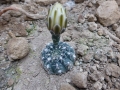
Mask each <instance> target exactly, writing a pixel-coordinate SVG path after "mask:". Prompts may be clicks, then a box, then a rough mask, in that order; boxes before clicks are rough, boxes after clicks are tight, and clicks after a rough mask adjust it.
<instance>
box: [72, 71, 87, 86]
mask: <svg viewBox="0 0 120 90" xmlns="http://www.w3.org/2000/svg"><path fill="white" fill-rule="evenodd" d="M87 76H88V72H81V73H74V75H72V76H71V82H72V83H73V84H74V85H75V86H77V87H79V88H87Z"/></svg>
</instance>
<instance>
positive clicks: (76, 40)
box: [0, 0, 120, 90]
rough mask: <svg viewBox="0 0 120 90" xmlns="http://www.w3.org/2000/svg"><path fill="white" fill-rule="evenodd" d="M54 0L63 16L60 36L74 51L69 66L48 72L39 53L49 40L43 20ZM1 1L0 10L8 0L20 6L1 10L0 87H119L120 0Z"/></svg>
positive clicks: (107, 89) (48, 89)
mask: <svg viewBox="0 0 120 90" xmlns="http://www.w3.org/2000/svg"><path fill="white" fill-rule="evenodd" d="M57 1H59V2H60V3H62V4H63V5H64V6H65V8H66V10H67V17H68V26H67V29H66V31H65V32H64V33H63V34H62V35H61V41H64V42H66V43H68V44H69V45H71V46H72V47H73V48H74V49H75V52H76V56H77V58H76V61H75V66H74V67H73V69H72V70H71V71H69V72H67V73H65V74H63V75H61V76H57V75H48V74H47V73H46V71H45V70H44V69H43V66H42V61H41V59H40V53H41V51H42V49H43V48H45V46H46V44H47V43H49V42H52V39H51V34H50V32H49V31H48V29H47V27H46V24H45V22H46V15H47V11H48V8H49V6H50V4H53V3H55V2H57ZM0 4H1V5H0V10H1V12H2V10H3V9H4V8H5V7H9V6H10V5H13V4H17V5H19V8H20V7H22V9H23V10H21V9H19V10H9V11H7V12H5V13H3V14H2V15H1V16H0V90H120V20H119V19H120V6H119V5H120V1H119V0H116V1H115V0H75V3H74V2H73V1H71V2H70V1H68V0H49V1H48V0H4V1H0ZM15 6H16V5H14V7H15ZM0 14H1V13H0ZM37 14H40V15H39V16H37ZM13 48H15V49H13Z"/></svg>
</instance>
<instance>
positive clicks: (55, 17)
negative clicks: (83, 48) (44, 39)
mask: <svg viewBox="0 0 120 90" xmlns="http://www.w3.org/2000/svg"><path fill="white" fill-rule="evenodd" d="M47 27H48V30H49V31H50V33H51V34H52V40H53V43H49V44H48V45H46V47H45V49H43V51H42V52H41V57H42V58H41V59H42V61H43V66H44V68H45V70H46V71H47V72H48V74H56V75H61V74H63V73H66V72H67V71H69V70H71V69H72V67H73V65H74V62H75V51H74V49H73V48H72V47H71V46H69V45H68V44H66V43H65V42H59V40H60V35H61V34H62V33H63V32H64V31H65V29H66V27H67V16H66V10H65V9H64V7H63V6H62V5H61V4H60V3H58V2H57V3H55V4H54V6H51V7H50V9H49V11H48V17H47Z"/></svg>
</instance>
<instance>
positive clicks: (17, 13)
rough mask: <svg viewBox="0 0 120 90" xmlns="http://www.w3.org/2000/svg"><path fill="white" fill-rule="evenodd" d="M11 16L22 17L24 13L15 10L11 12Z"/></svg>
mask: <svg viewBox="0 0 120 90" xmlns="http://www.w3.org/2000/svg"><path fill="white" fill-rule="evenodd" d="M10 15H11V16H12V17H20V16H21V15H22V13H21V12H19V11H14V10H12V11H11V12H10Z"/></svg>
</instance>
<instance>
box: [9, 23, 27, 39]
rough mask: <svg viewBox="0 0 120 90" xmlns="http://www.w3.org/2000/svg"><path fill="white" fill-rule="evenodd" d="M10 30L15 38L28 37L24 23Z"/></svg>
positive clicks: (11, 27)
mask: <svg viewBox="0 0 120 90" xmlns="http://www.w3.org/2000/svg"><path fill="white" fill-rule="evenodd" d="M18 27H19V28H18ZM10 29H11V30H12V31H13V33H14V34H15V36H22V37H25V36H27V35H28V32H27V31H26V27H25V25H24V23H19V24H16V25H13V26H10Z"/></svg>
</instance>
